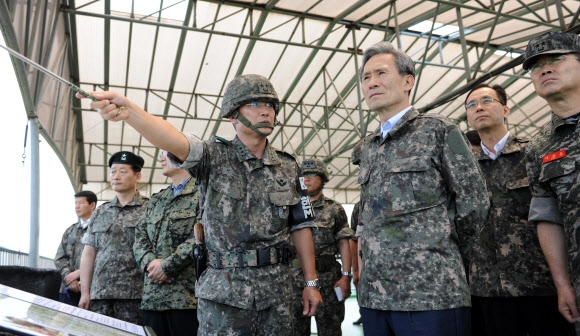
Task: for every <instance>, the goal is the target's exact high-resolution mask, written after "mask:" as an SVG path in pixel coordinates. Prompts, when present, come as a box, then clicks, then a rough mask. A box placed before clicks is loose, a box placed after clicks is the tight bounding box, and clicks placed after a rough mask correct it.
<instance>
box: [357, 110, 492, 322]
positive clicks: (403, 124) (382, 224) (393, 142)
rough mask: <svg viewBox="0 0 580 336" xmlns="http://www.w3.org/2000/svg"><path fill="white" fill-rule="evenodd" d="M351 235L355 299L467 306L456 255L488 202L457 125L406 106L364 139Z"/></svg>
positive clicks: (386, 306)
mask: <svg viewBox="0 0 580 336" xmlns="http://www.w3.org/2000/svg"><path fill="white" fill-rule="evenodd" d="M358 183H359V184H360V185H361V204H360V217H359V220H360V221H359V224H358V228H357V233H356V235H357V236H360V237H361V239H362V241H361V243H362V246H361V251H362V266H361V267H362V270H361V278H360V282H359V287H358V292H357V296H358V300H359V305H360V306H361V307H365V308H370V309H377V310H395V311H426V310H442V309H451V308H458V307H468V306H470V304H471V299H470V292H469V286H468V284H467V279H466V275H465V270H464V266H463V260H462V256H463V257H464V258H465V259H466V260H465V261H466V262H467V261H468V259H467V258H468V256H469V250H470V247H471V245H472V244H473V240H474V239H475V238H476V237H477V235H478V234H479V232H480V231H481V228H482V227H483V224H484V222H485V219H486V217H487V213H488V209H489V198H488V197H487V192H486V187H485V182H484V181H483V178H482V176H481V173H480V170H479V168H478V165H477V163H476V162H475V158H474V156H473V153H472V150H471V148H469V147H468V145H467V140H466V139H465V136H464V135H463V133H462V132H461V131H460V130H459V128H458V127H457V126H456V125H454V124H453V123H452V122H451V121H449V120H447V119H445V118H442V117H439V116H436V115H419V112H418V111H417V110H416V109H415V108H411V109H410V110H409V111H408V112H407V113H405V115H404V116H403V117H402V118H401V120H400V121H399V122H398V123H397V124H396V125H395V127H394V128H393V129H392V130H391V131H390V132H389V134H388V135H387V136H386V137H385V139H383V138H382V137H381V133H380V129H377V130H376V131H375V132H374V133H373V134H371V135H369V136H367V137H366V138H365V139H364V143H363V144H362V147H361V161H360V170H359V175H358Z"/></svg>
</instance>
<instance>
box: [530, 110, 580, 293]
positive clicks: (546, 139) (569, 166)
mask: <svg viewBox="0 0 580 336" xmlns="http://www.w3.org/2000/svg"><path fill="white" fill-rule="evenodd" d="M579 125H580V123H578V115H576V119H575V120H573V119H569V120H563V119H560V118H558V116H556V115H555V114H552V120H551V121H550V123H548V124H547V125H546V126H544V127H543V128H542V129H541V130H540V131H539V132H538V133H536V135H535V136H534V137H533V138H532V140H531V142H530V144H529V145H528V147H527V149H526V169H527V172H528V177H529V180H530V188H531V190H532V197H533V198H532V205H531V206H530V221H532V216H533V214H534V213H536V215H537V217H536V219H538V220H547V219H548V218H547V217H543V218H542V216H543V215H542V214H543V213H546V212H548V211H549V209H545V208H542V209H535V208H534V204H543V203H546V202H547V203H549V202H554V207H556V206H557V209H554V211H555V212H556V213H557V214H556V217H560V218H561V221H562V223H560V224H563V225H564V231H565V233H566V238H567V247H568V263H569V272H570V281H571V284H572V286H573V287H574V290H575V292H576V300H577V301H578V302H580V249H579V244H580V169H579V167H580V143H579V141H580V126H579ZM561 149H565V150H566V155H565V156H564V157H562V158H560V159H556V160H552V161H549V162H547V163H542V159H543V158H544V156H546V155H548V154H552V153H555V152H558V151H559V150H561Z"/></svg>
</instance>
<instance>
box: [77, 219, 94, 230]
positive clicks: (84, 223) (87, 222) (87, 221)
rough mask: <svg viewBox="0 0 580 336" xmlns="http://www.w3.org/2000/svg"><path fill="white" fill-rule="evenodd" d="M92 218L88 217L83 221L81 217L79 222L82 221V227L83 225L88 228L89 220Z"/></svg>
mask: <svg viewBox="0 0 580 336" xmlns="http://www.w3.org/2000/svg"><path fill="white" fill-rule="evenodd" d="M90 220H91V219H90V218H89V219H87V220H86V221H83V220H82V219H81V218H79V223H81V227H82V228H83V229H86V228H87V226H89V221H90Z"/></svg>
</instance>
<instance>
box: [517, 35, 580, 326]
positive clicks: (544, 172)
mask: <svg viewBox="0 0 580 336" xmlns="http://www.w3.org/2000/svg"><path fill="white" fill-rule="evenodd" d="M524 57H525V61H524V64H523V67H524V69H525V70H528V71H529V72H530V75H531V79H532V83H533V84H534V88H535V90H536V93H537V94H538V95H539V96H540V97H542V98H544V99H545V100H546V101H547V102H548V105H549V106H550V108H551V109H552V119H551V121H550V122H549V123H548V124H547V125H546V126H544V127H543V128H542V129H541V130H540V131H538V133H537V134H536V135H535V136H534V137H533V138H532V141H531V142H530V144H529V145H528V147H527V150H526V168H527V171H528V177H529V179H530V187H531V189H532V202H531V204H530V214H529V221H530V222H533V223H536V226H537V230H538V238H539V240H540V244H541V246H542V250H543V252H544V255H545V256H546V260H547V261H548V264H549V265H550V271H551V272H552V278H553V280H554V283H555V285H556V290H557V291H558V308H559V310H560V312H561V313H562V314H563V315H564V317H565V318H566V319H567V320H568V321H569V322H571V323H572V322H574V321H578V320H580V313H579V312H578V301H580V249H579V247H578V246H579V244H580V173H579V167H580V123H579V122H578V118H579V111H580V38H579V37H578V35H576V34H572V33H555V32H549V33H546V34H543V35H541V36H539V37H537V38H535V39H532V40H531V41H530V42H529V43H528V47H527V49H526V52H525V54H524Z"/></svg>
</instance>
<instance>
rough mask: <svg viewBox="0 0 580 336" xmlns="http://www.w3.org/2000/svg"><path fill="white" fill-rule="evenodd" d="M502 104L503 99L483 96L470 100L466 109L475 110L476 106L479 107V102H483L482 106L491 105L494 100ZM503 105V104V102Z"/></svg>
mask: <svg viewBox="0 0 580 336" xmlns="http://www.w3.org/2000/svg"><path fill="white" fill-rule="evenodd" d="M496 100H497V102H498V103H500V104H502V102H501V101H499V99H496V98H493V97H483V98H481V99H480V100H471V101H468V102H467V104H465V109H466V110H468V111H469V110H473V109H474V108H477V106H478V105H479V104H481V105H482V106H489V105H491V104H493V102H494V101H496ZM502 105H503V104H502Z"/></svg>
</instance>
